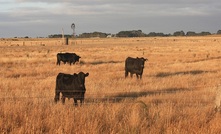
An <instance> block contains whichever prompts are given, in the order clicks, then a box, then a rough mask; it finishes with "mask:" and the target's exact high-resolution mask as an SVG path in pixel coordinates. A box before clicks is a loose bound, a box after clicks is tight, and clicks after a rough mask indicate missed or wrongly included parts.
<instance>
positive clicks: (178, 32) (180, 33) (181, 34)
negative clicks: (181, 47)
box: [173, 31, 185, 36]
mask: <svg viewBox="0 0 221 134" xmlns="http://www.w3.org/2000/svg"><path fill="white" fill-rule="evenodd" d="M173 36H185V33H184V32H183V31H177V32H174V33H173Z"/></svg>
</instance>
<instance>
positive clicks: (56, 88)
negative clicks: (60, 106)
mask: <svg viewBox="0 0 221 134" xmlns="http://www.w3.org/2000/svg"><path fill="white" fill-rule="evenodd" d="M59 99H60V90H59V88H58V80H57V79H56V87H55V96H54V102H55V103H56V102H58V101H59Z"/></svg>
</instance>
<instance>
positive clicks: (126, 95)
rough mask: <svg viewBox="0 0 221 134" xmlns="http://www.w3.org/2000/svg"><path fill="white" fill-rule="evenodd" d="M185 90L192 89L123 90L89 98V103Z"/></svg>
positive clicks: (117, 101)
mask: <svg viewBox="0 0 221 134" xmlns="http://www.w3.org/2000/svg"><path fill="white" fill-rule="evenodd" d="M183 91H192V90H191V89H188V88H167V89H161V90H154V91H140V92H127V93H125V92H122V93H117V94H112V95H106V96H105V97H102V98H87V99H86V102H87V103H120V102H123V101H125V100H135V99H137V98H138V97H145V96H151V95H158V94H174V93H177V92H183Z"/></svg>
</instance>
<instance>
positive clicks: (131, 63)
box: [125, 57, 148, 79]
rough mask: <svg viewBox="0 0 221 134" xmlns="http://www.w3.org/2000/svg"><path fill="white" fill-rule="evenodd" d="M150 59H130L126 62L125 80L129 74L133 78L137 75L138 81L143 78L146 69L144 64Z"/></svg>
mask: <svg viewBox="0 0 221 134" xmlns="http://www.w3.org/2000/svg"><path fill="white" fill-rule="evenodd" d="M146 60H148V59H144V58H143V57H142V58H138V57H137V58H131V57H128V58H127V59H126V61H125V78H126V77H127V76H128V73H130V76H131V77H133V74H136V75H137V79H139V75H140V79H141V78H142V74H143V69H144V63H145V61H146Z"/></svg>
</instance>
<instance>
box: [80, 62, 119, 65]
mask: <svg viewBox="0 0 221 134" xmlns="http://www.w3.org/2000/svg"><path fill="white" fill-rule="evenodd" d="M109 63H114V64H115V63H122V61H93V62H84V61H81V62H80V64H81V65H84V64H90V65H100V64H109Z"/></svg>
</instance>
